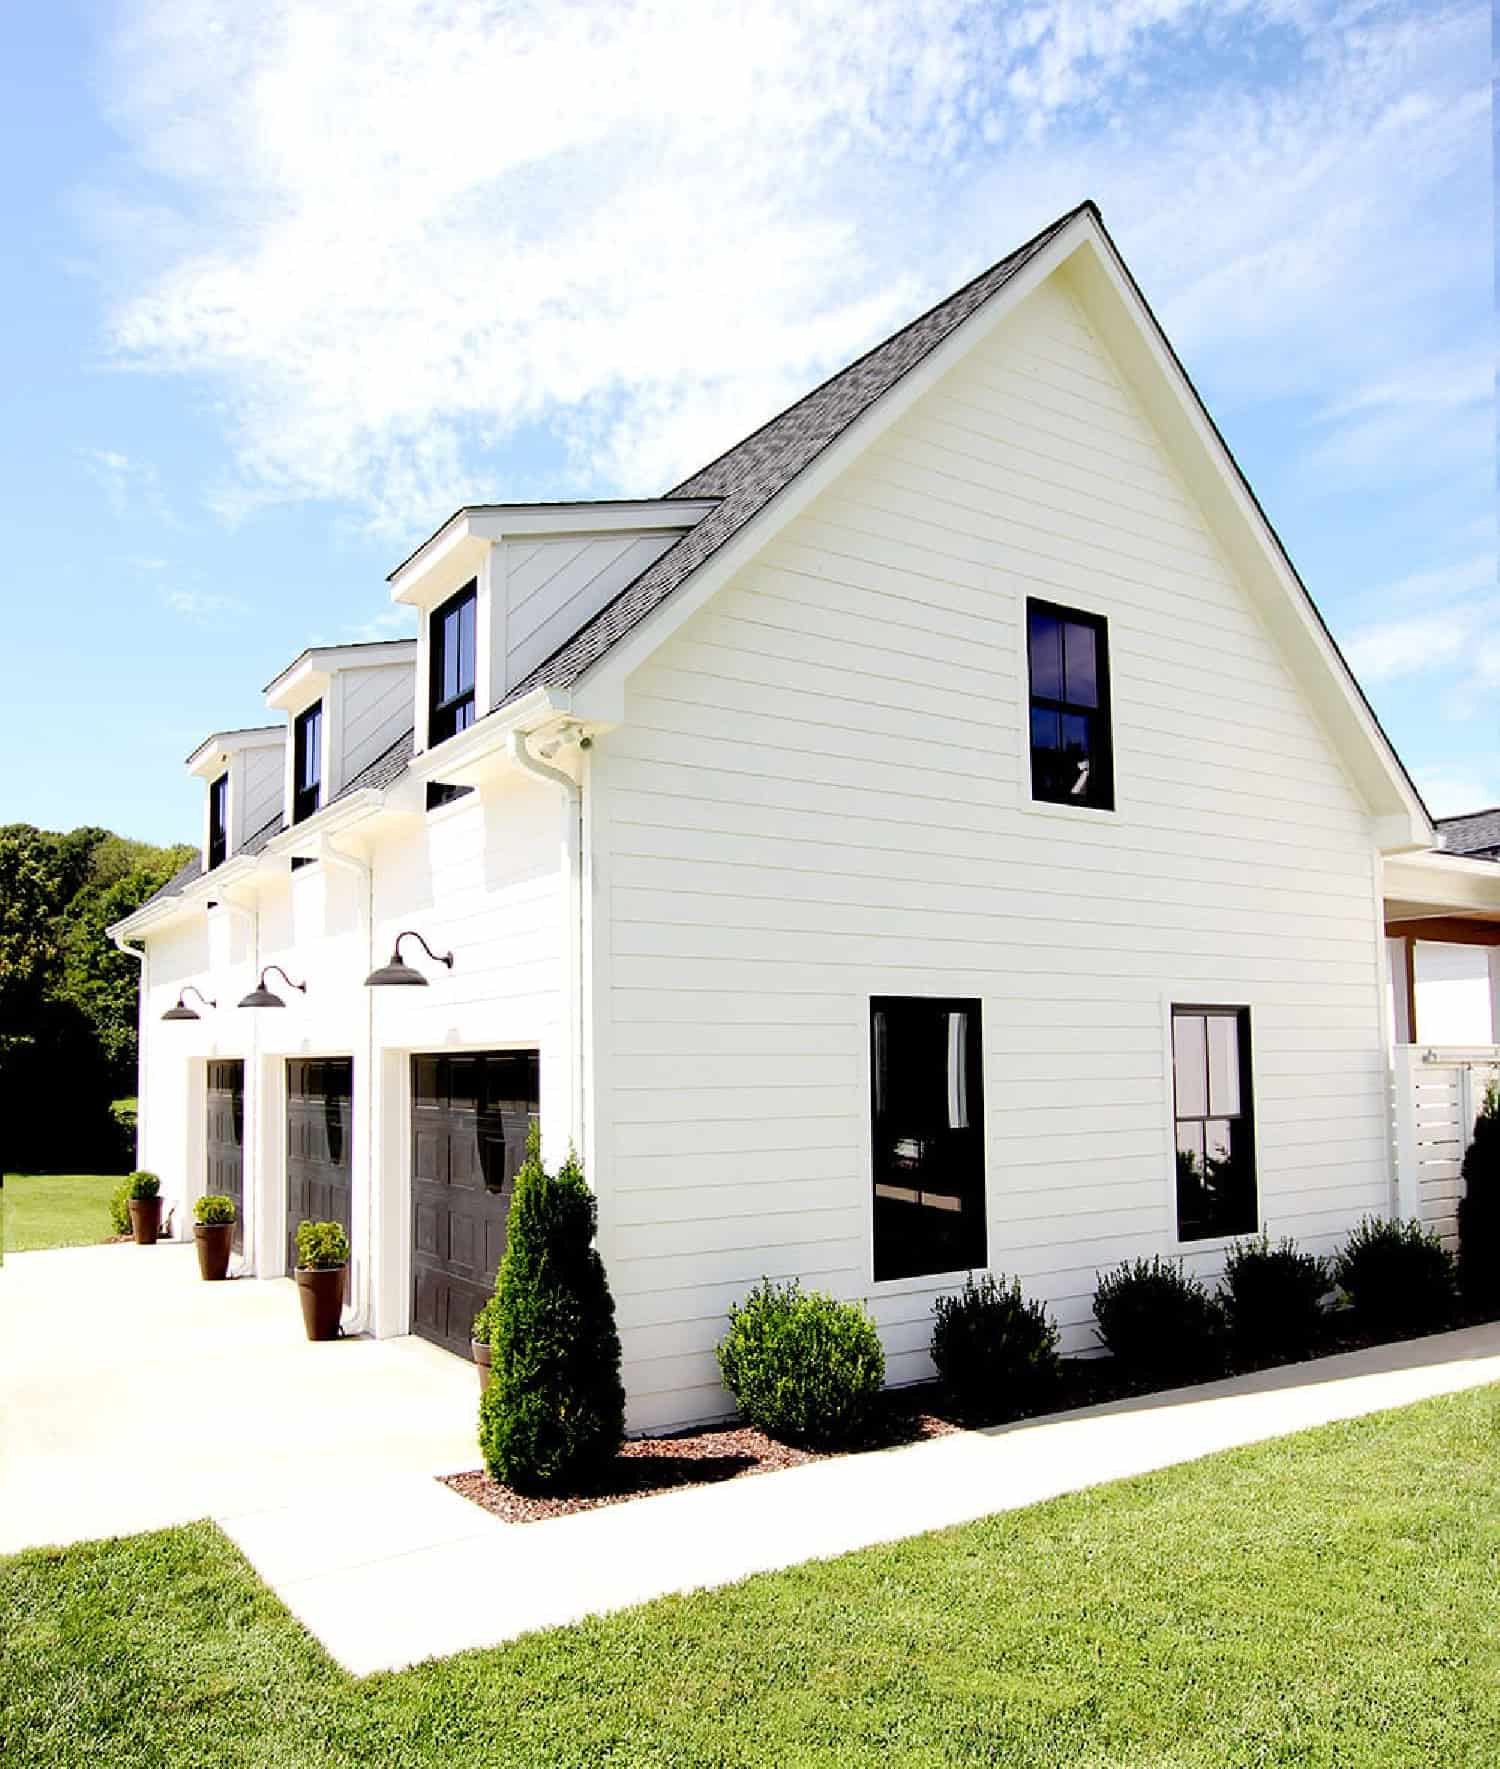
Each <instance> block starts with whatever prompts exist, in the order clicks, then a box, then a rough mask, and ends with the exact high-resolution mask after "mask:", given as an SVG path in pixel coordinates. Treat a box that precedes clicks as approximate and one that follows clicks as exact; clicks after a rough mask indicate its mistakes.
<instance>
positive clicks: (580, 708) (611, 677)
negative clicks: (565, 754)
mask: <svg viewBox="0 0 1500 1769" xmlns="http://www.w3.org/2000/svg"><path fill="white" fill-rule="evenodd" d="M1092 228H1093V222H1092V220H1091V219H1090V217H1089V215H1088V213H1087V211H1084V212H1082V213H1080V214H1078V215H1075V216H1074V218H1073V219H1072V220H1071V221H1070V222H1069V223H1068V225H1067V226H1066V227H1065V228H1063V229H1062V231H1061V232H1060V233H1058V234H1057V235H1056V237H1055V238H1053V239H1052V240H1050V241H1049V242H1048V243H1047V244H1046V245H1045V246H1044V247H1043V248H1042V249H1041V251H1039V252H1038V253H1037V254H1036V256H1035V257H1034V258H1032V259H1031V260H1030V262H1029V263H1027V264H1026V265H1024V266H1023V267H1022V268H1021V269H1020V270H1018V271H1017V272H1016V274H1015V275H1014V276H1013V277H1012V278H1011V279H1010V281H1009V282H1007V283H1006V284H1005V285H1004V286H1003V287H1002V288H1001V289H999V290H998V291H997V292H996V293H995V294H994V295H992V296H991V298H990V299H989V300H988V301H986V302H985V303H984V305H983V306H982V307H978V308H976V309H975V311H974V312H973V313H971V314H970V315H969V317H968V318H967V319H966V320H964V321H963V322H962V323H961V324H960V325H958V326H956V327H955V328H954V329H953V331H951V332H950V333H949V334H948V336H947V337H946V338H944V340H943V341H942V343H941V344H939V345H937V346H936V347H935V348H934V349H932V350H930V351H929V352H928V354H927V355H926V356H924V357H923V358H922V360H921V361H920V362H919V363H917V364H916V365H915V366H914V367H912V368H910V369H908V370H907V372H906V373H905V374H904V375H903V376H902V377H901V379H900V380H899V381H897V382H896V383H895V385H894V386H892V387H889V388H887V389H886V391H885V392H884V393H883V394H881V396H880V397H879V398H878V399H877V400H876V401H875V402H874V403H873V404H872V405H870V406H868V407H867V408H866V409H865V410H864V411H863V412H861V413H860V415H859V417H857V418H856V419H855V420H854V422H853V423H852V424H851V425H850V426H849V428H848V429H847V430H845V431H844V433H843V434H842V435H841V436H840V437H838V439H837V440H836V441H834V442H831V443H830V444H829V445H828V447H827V448H825V449H824V450H823V452H822V453H821V454H820V455H818V456H817V457H816V458H815V459H814V460H813V461H812V462H810V463H809V465H808V466H806V467H804V468H803V470H802V471H801V472H800V473H799V474H798V475H797V476H796V478H794V479H792V480H791V481H790V482H789V483H788V484H786V485H785V486H783V487H782V489H781V490H780V491H779V492H777V494H776V495H775V497H773V498H772V499H771V501H770V502H769V503H768V504H766V505H765V506H764V507H763V508H762V509H760V510H758V511H757V512H756V514H755V515H754V516H752V517H751V518H750V520H749V521H748V522H747V523H746V524H745V526H744V527H743V528H741V529H740V530H739V531H738V533H736V534H735V535H734V536H733V537H732V538H731V539H730V540H728V541H726V542H725V543H724V545H723V546H722V547H720V548H719V549H718V551H717V552H716V553H713V554H711V555H710V557H709V558H707V559H706V560H705V561H704V562H703V564H702V565H700V566H699V567H698V569H697V570H696V571H695V572H693V574H692V575H691V576H690V577H688V578H686V579H685V580H684V581H683V582H682V583H681V584H680V585H679V586H678V588H677V589H675V590H674V591H673V592H672V594H671V595H670V596H668V597H667V599H666V601H665V602H663V603H662V604H661V606H660V607H659V608H656V609H653V610H652V612H651V613H650V614H649V615H647V617H646V618H645V619H644V620H643V621H642V622H641V623H640V625H639V626H638V627H636V628H635V629H634V630H633V631H632V632H631V633H629V634H628V635H627V636H626V637H625V638H623V639H622V640H620V642H619V643H618V644H616V645H612V646H611V647H610V649H609V650H608V651H606V652H605V654H604V655H603V657H601V658H600V659H599V661H598V662H597V663H596V664H594V665H593V666H592V667H591V668H590V669H589V670H587V671H586V672H585V674H584V675H583V677H582V678H581V679H580V680H579V681H578V682H577V683H575V684H574V687H573V711H574V713H575V715H576V716H577V717H579V718H583V719H588V720H590V721H591V722H592V721H593V720H595V719H598V720H601V721H603V722H605V723H608V724H619V723H620V722H621V721H622V720H623V719H624V717H625V683H626V681H627V679H628V678H629V677H630V676H631V675H632V674H633V673H634V672H635V671H636V670H637V669H639V668H640V666H641V665H642V664H643V663H644V662H645V661H646V659H647V658H648V657H650V656H651V654H652V653H653V652H654V651H656V650H657V649H658V648H659V647H660V646H662V645H664V644H665V643H666V642H667V640H668V639H670V638H671V637H672V635H673V634H674V633H675V632H677V630H678V629H679V628H680V627H681V626H682V625H683V624H684V623H685V622H686V621H688V620H689V619H691V617H692V616H693V615H694V614H696V613H697V612H698V610H699V609H700V608H701V607H702V606H703V604H704V603H705V602H707V601H708V600H709V598H710V597H712V596H714V595H716V594H717V593H718V592H719V591H720V590H721V589H723V588H724V586H725V585H726V584H727V583H728V582H729V581H730V579H731V578H732V577H734V575H735V574H736V573H737V572H739V571H742V570H743V569H744V567H745V566H746V565H748V564H749V563H750V561H751V560H752V559H753V558H754V557H755V556H756V554H757V553H759V552H760V551H761V549H762V548H764V547H765V546H767V545H768V544H769V543H770V542H771V541H772V540H773V539H774V538H775V536H776V535H777V534H778V533H779V532H780V531H781V530H782V529H783V528H785V527H786V525H787V524H788V523H789V522H791V521H792V520H793V519H794V518H795V517H797V516H799V515H800V514H801V513H802V511H803V510H805V509H806V508H807V507H808V505H809V504H811V503H812V501H813V499H814V498H816V497H817V496H818V495H819V494H820V493H821V492H823V491H824V490H826V488H827V487H828V486H829V485H831V484H832V483H833V481H834V480H835V479H837V478H838V476H839V475H840V474H841V473H843V472H845V471H846V470H847V469H848V468H849V467H850V466H851V465H852V464H853V463H854V462H855V461H856V460H858V458H859V457H860V455H862V454H863V453H864V452H865V450H866V449H868V448H869V447H870V446H871V445H872V444H873V443H874V442H876V441H878V440H879V438H880V437H881V436H882V435H884V433H885V432H886V431H887V430H888V429H889V428H890V427H891V425H892V424H894V423H895V422H896V420H897V419H898V418H900V417H901V416H902V415H903V414H904V413H906V412H907V411H909V410H910V409H911V407H912V406H913V405H915V404H916V402H917V401H918V400H919V399H920V398H921V397H922V395H923V394H924V393H927V392H928V391H929V390H930V389H931V388H933V387H935V386H936V385H937V383H938V382H939V381H940V380H941V379H942V378H943V376H944V375H946V374H947V373H948V371H949V369H951V368H952V367H954V365H955V364H956V363H958V362H960V361H961V360H962V359H963V358H964V357H965V356H967V355H968V353H969V352H970V351H971V350H972V349H973V348H974V347H975V345H977V344H978V343H979V342H980V341H981V340H982V339H984V338H986V337H988V336H989V334H990V333H991V332H993V331H994V329H995V328H996V327H997V326H998V325H999V324H1000V323H1001V322H1002V321H1003V320H1004V319H1005V318H1006V317H1007V316H1008V315H1009V314H1011V313H1012V312H1014V310H1015V309H1016V308H1017V307H1019V306H1020V304H1021V303H1022V302H1023V301H1024V300H1025V299H1026V297H1027V296H1028V295H1030V294H1031V293H1032V291H1033V290H1035V289H1038V288H1040V287H1041V285H1042V284H1043V283H1044V282H1045V281H1046V280H1047V278H1048V277H1049V276H1051V275H1052V273H1053V272H1054V271H1055V270H1056V269H1057V268H1058V266H1059V265H1061V264H1062V263H1063V262H1064V261H1065V260H1066V259H1067V258H1068V257H1069V256H1070V255H1071V254H1072V253H1073V252H1075V251H1077V250H1078V248H1079V246H1080V245H1082V244H1083V243H1084V242H1085V240H1086V239H1088V238H1089V237H1090V234H1091V231H1092Z"/></svg>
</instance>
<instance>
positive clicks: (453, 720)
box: [427, 583, 478, 748]
mask: <svg viewBox="0 0 1500 1769" xmlns="http://www.w3.org/2000/svg"><path fill="white" fill-rule="evenodd" d="M477 602H478V590H477V586H476V585H474V584H472V583H471V584H468V585H466V586H465V587H464V588H463V589H461V590H460V591H459V592H458V594H457V595H456V596H451V597H450V598H449V599H448V600H447V601H446V602H445V603H444V604H443V605H442V607H441V608H438V609H435V610H434V611H433V615H432V625H431V629H430V634H431V652H432V672H431V699H430V700H429V702H428V715H427V744H428V747H429V748H431V747H432V745H433V744H435V743H441V742H442V741H443V739H444V738H445V737H453V736H456V735H457V734H458V732H460V731H467V730H468V728H469V726H470V725H472V724H473V723H474V610H475V606H476V604H477Z"/></svg>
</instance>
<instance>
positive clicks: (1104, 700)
mask: <svg viewBox="0 0 1500 1769" xmlns="http://www.w3.org/2000/svg"><path fill="white" fill-rule="evenodd" d="M1026 652H1027V658H1028V662H1029V665H1030V674H1031V796H1032V797H1033V798H1035V799H1044V800H1046V801H1047V802H1048V803H1050V804H1058V805H1090V806H1092V807H1093V808H1094V809H1095V810H1098V811H1112V810H1113V809H1114V808H1115V771H1114V757H1113V754H1112V745H1111V742H1110V718H1109V632H1108V627H1107V625H1106V623H1105V621H1104V620H1103V619H1102V618H1101V617H1100V616H1099V615H1097V614H1083V613H1080V612H1079V610H1078V609H1076V608H1059V607H1058V606H1057V605H1056V604H1055V603H1052V602H1038V601H1035V600H1033V599H1029V598H1028V600H1027V603H1026Z"/></svg>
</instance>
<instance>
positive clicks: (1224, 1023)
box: [1172, 1007, 1258, 1241]
mask: <svg viewBox="0 0 1500 1769" xmlns="http://www.w3.org/2000/svg"><path fill="white" fill-rule="evenodd" d="M1172 1087H1173V1098H1174V1101H1175V1105H1174V1107H1173V1111H1174V1115H1175V1117H1176V1120H1177V1238H1178V1239H1179V1240H1182V1241H1203V1240H1208V1239H1210V1238H1213V1237H1218V1236H1222V1235H1245V1234H1253V1233H1254V1232H1255V1228H1256V1226H1257V1214H1258V1212H1257V1208H1256V1197H1255V1133H1254V1119H1253V1112H1252V1102H1251V1086H1250V1010H1249V1009H1248V1008H1245V1007H1174V1008H1173V1009H1172Z"/></svg>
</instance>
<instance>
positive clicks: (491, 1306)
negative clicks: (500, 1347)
mask: <svg viewBox="0 0 1500 1769" xmlns="http://www.w3.org/2000/svg"><path fill="white" fill-rule="evenodd" d="M499 1306H500V1303H499V1298H498V1296H491V1297H490V1299H489V1301H488V1302H486V1303H485V1305H484V1307H483V1308H481V1309H480V1311H479V1313H478V1314H477V1315H475V1316H474V1325H473V1326H472V1327H471V1328H470V1329H469V1350H470V1351H471V1352H472V1353H473V1354H474V1362H475V1365H476V1366H477V1367H478V1370H479V1392H480V1393H481V1394H483V1393H484V1391H485V1389H486V1388H488V1387H489V1385H490V1352H491V1349H492V1347H491V1345H490V1341H491V1340H492V1339H493V1338H494V1337H495V1321H496V1318H497V1315H498V1313H499Z"/></svg>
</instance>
